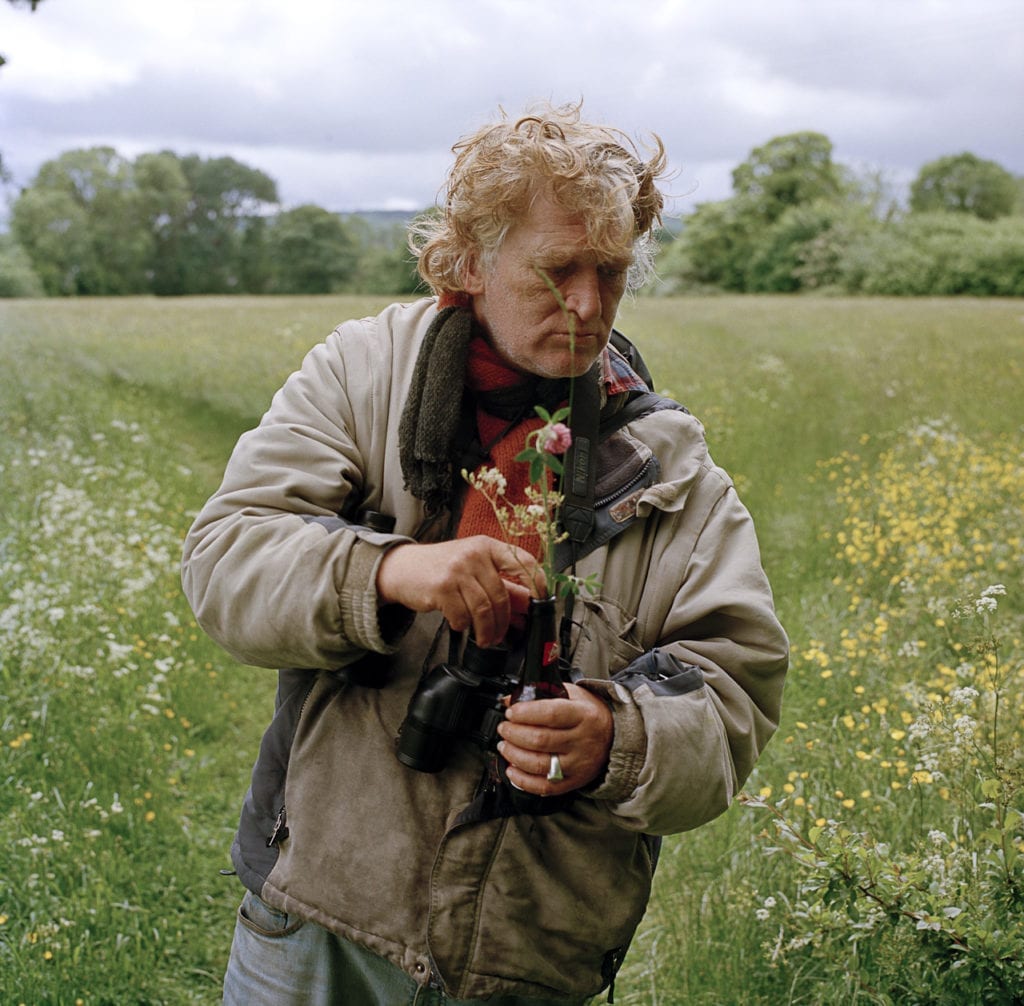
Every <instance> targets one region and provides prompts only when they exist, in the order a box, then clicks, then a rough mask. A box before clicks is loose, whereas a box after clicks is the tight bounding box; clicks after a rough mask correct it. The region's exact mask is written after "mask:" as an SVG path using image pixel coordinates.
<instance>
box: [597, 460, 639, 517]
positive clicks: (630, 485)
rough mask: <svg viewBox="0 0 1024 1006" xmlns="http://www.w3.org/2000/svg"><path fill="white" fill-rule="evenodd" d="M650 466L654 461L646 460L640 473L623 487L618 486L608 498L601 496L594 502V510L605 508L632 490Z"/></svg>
mask: <svg viewBox="0 0 1024 1006" xmlns="http://www.w3.org/2000/svg"><path fill="white" fill-rule="evenodd" d="M652 464H654V459H653V458H648V459H647V460H646V461H645V462H644V466H643V468H641V469H640V471H638V472H637V473H636V475H634V476H633V477H632V478H631V479H630V480H629V481H628V482H627V483H626V484H625V485H624V486H619V487H618V489H616V490H615V492H613V493H612V494H611V495H609V496H603V497H602V498H601V499H599V500H594V509H595V510H596V509H597V508H598V507H603V506H607V505H608V504H609V503H611V502H612V500H615V499H618V498H619V497H620V496H625V495H626V493H628V492H629V490H630V489H632V488H633V487H634V486H635V485H636V484H637V483H638V482H641V481H643V479H644V477H645V476H646V475H647V472H648V471H650V468H651V465H652Z"/></svg>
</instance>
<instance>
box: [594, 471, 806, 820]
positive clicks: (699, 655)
mask: <svg viewBox="0 0 1024 1006" xmlns="http://www.w3.org/2000/svg"><path fill="white" fill-rule="evenodd" d="M663 520H664V521H665V525H666V526H665V529H664V531H663V532H662V533H663V534H667V535H668V536H669V538H670V541H671V543H670V545H669V546H668V547H667V549H666V551H665V554H664V556H661V557H658V556H655V559H656V561H655V562H652V564H651V567H650V569H651V572H650V573H649V576H650V577H652V578H659V579H662V580H663V581H664V579H665V578H666V577H670V576H671V575H672V574H671V573H670V572H669V571H670V570H672V569H680V568H682V569H683V570H684V572H683V574H682V576H681V577H677V582H678V587H677V588H675V589H672V588H669V589H668V596H669V598H670V600H669V602H668V606H667V611H666V612H665V614H664V617H660V616H659V618H660V624H659V625H658V626H657V628H655V627H653V626H651V627H649V628H648V629H646V631H645V629H644V626H643V625H642V624H640V625H638V627H637V631H638V634H639V636H640V638H641V639H644V638H646V639H647V640H649V642H648V646H649V647H650V648H649V649H647V651H646V652H642V653H640V654H639V655H638V656H636V657H635V658H634V659H633V660H632V661H630V662H629V663H628V664H627V665H626V666H625V667H624V668H621V669H619V670H618V671H615V672H614V673H612V675H611V680H604V681H600V680H587V681H582V682H581V684H584V685H585V686H586V687H589V688H591V690H593V691H595V692H597V693H599V694H601V695H603V696H604V697H605V699H606V700H607V701H608V702H609V703H610V705H611V707H612V711H613V714H614V720H615V739H614V742H613V746H612V751H611V758H610V762H609V767H608V771H607V773H606V775H605V778H604V780H603V781H602V783H601V785H600V786H599V787H598V788H597V789H596V790H594V791H593V792H592V794H591V795H592V796H593V797H594V798H595V799H598V800H601V801H604V802H605V805H606V807H607V808H608V810H609V812H610V813H611V814H612V815H613V816H614V817H615V819H616V820H617V821H618V823H619V824H620V825H621V826H623V827H627V828H630V829H636V830H640V831H644V832H648V833H650V834H670V833H674V832H679V831H685V830H688V829H690V828H695V827H697V826H698V825H700V824H703V823H705V822H706V821H709V820H711V819H712V818H714V817H716V816H717V815H719V814H721V813H722V812H724V811H725V810H726V809H727V808H728V807H729V805H730V803H731V802H732V800H733V798H734V797H735V795H736V793H737V792H738V790H739V787H740V786H742V784H743V782H744V781H745V780H746V778H747V777H748V775H749V774H750V772H751V770H752V769H753V767H754V764H755V762H756V761H757V758H758V756H759V755H760V753H761V751H762V750H763V748H764V746H765V744H766V743H767V742H768V739H769V738H770V737H771V735H772V734H773V733H774V731H775V729H776V727H777V726H778V722H779V715H780V708H781V699H782V686H783V680H784V676H785V672H786V669H787V667H788V663H789V652H788V642H787V639H786V636H785V633H784V631H783V629H782V626H781V625H780V624H779V621H778V619H777V618H776V615H775V610H774V605H773V601H772V594H771V589H770V587H769V585H768V581H767V578H766V577H765V574H764V572H763V570H762V568H761V563H760V554H759V549H758V544H757V539H756V536H755V533H754V527H753V523H752V521H751V519H750V516H749V514H748V512H747V510H746V508H745V507H744V506H743V505H742V503H741V502H740V501H739V499H738V497H737V495H736V492H735V490H734V489H733V488H732V486H731V483H730V482H729V480H728V478H727V477H726V476H725V474H724V473H723V472H721V470H720V469H717V468H714V467H713V466H709V467H707V468H706V469H705V471H704V473H703V476H702V477H701V478H700V479H699V480H697V482H696V484H695V486H694V487H693V488H692V490H691V491H690V493H689V494H688V498H687V499H686V502H685V506H683V508H682V510H681V512H680V513H679V514H677V515H675V516H674V517H672V516H671V515H666V516H663ZM688 537H689V539H690V541H689V542H688V541H687V538H688ZM678 549H681V550H682V554H683V555H686V556H688V558H686V561H685V564H684V566H682V567H681V566H679V565H673V562H674V560H675V558H677V557H678V556H679V554H680V553H679V551H677V550H678ZM680 580H681V582H679V581H680ZM656 607H657V610H658V611H659V612H660V611H661V610H662V609H661V608H660V607H658V606H656ZM639 622H640V623H642V622H643V605H641V617H640V619H639ZM651 642H653V645H651Z"/></svg>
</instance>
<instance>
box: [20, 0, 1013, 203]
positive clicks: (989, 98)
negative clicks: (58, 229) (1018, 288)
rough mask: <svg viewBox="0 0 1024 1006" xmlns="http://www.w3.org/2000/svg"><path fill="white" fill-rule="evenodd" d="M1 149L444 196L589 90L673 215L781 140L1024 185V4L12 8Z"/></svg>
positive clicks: (240, 2) (336, 194) (303, 195)
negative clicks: (1000, 173)
mask: <svg viewBox="0 0 1024 1006" xmlns="http://www.w3.org/2000/svg"><path fill="white" fill-rule="evenodd" d="M0 53H2V54H3V55H4V56H5V57H6V58H7V61H8V62H7V64H6V65H5V66H4V67H2V68H0V154H2V156H3V162H4V164H5V166H6V167H7V169H8V170H9V171H10V172H11V173H12V174H13V176H14V180H15V183H17V184H19V185H24V184H27V183H29V182H30V181H31V180H32V178H33V176H34V175H35V172H36V171H37V170H38V168H39V166H40V165H41V164H42V163H43V162H44V161H46V160H48V159H50V158H53V157H55V156H57V155H58V154H60V153H62V152H63V151H66V150H71V149H75V148H79V147H86V146H92V145H97V144H103V145H109V146H113V147H115V148H116V149H117V150H118V151H119V152H120V153H122V154H124V155H126V156H130V157H134V156H136V155H137V154H139V153H142V152H144V151H155V150H162V149H171V150H174V151H176V152H178V153H179V154H186V153H198V154H201V155H203V156H219V155H223V154H227V155H230V156H232V157H235V158H236V159H238V160H240V161H242V162H244V163H245V164H248V165H250V166H252V167H255V168H260V169H262V170H263V171H265V172H266V173H267V174H269V175H270V176H271V177H272V178H274V179H275V181H276V182H277V183H278V191H279V194H280V197H281V200H282V202H283V203H284V204H285V205H287V206H294V205H298V204H300V203H304V202H313V203H317V204H319V205H321V206H325V207H328V208H329V209H334V210H355V209H381V208H384V209H410V208H415V209H419V208H422V207H423V206H426V205H428V204H430V203H432V202H433V201H434V198H435V196H436V194H437V191H438V187H439V185H440V184H441V181H442V179H443V176H444V172H445V170H446V168H447V166H448V164H449V161H450V148H451V145H452V143H453V142H454V141H455V140H456V139H457V138H458V136H460V135H461V134H463V133H465V132H467V131H468V130H470V129H472V128H474V127H476V126H477V125H479V124H480V123H482V122H484V121H487V120H488V119H489V118H491V117H492V116H493V115H494V114H495V113H496V111H497V109H498V107H499V106H502V107H503V108H505V109H506V110H507V111H508V112H509V113H510V114H515V113H517V112H519V111H520V110H521V109H522V108H523V107H524V105H526V104H527V103H528V102H530V101H531V100H533V99H553V100H555V101H556V102H562V101H568V100H576V99H579V98H581V97H582V98H583V99H584V100H585V104H584V109H585V112H586V114H587V116H588V117H589V118H592V119H598V120H603V121H606V122H609V123H611V124H613V125H617V126H620V127H622V128H624V129H625V130H627V131H628V132H630V133H631V134H634V135H637V134H639V135H641V136H642V135H643V134H644V133H645V132H649V131H652V130H653V131H655V132H657V133H659V134H660V135H661V137H662V138H663V139H664V141H665V144H666V146H667V148H668V152H669V156H670V160H671V163H672V166H673V168H674V169H675V172H676V175H675V178H674V180H673V181H672V183H671V190H672V191H671V194H672V195H673V196H675V197H676V198H675V201H674V203H673V209H674V210H675V212H676V213H685V212H688V211H689V210H691V209H692V208H693V207H694V205H696V204H697V203H700V202H706V201H709V200H714V199H721V198H725V197H727V196H728V195H730V193H731V179H730V172H731V170H732V169H733V168H734V167H735V166H736V165H737V164H738V163H740V162H741V161H743V160H744V159H745V158H746V157H747V155H748V154H749V153H750V151H751V150H752V149H753V148H754V147H756V146H759V145H760V144H762V143H764V142H765V141H767V140H769V139H771V138H772V137H774V136H780V135H782V134H785V133H792V132H796V131H799V130H816V131H818V132H822V133H824V134H825V135H826V136H828V137H829V139H830V140H831V141H832V143H833V145H834V156H835V158H836V159H837V160H839V161H841V162H843V163H845V164H848V165H850V166H854V167H860V168H875V169H882V170H884V171H885V172H886V174H887V176H888V178H889V179H890V180H891V181H892V182H893V183H895V184H897V185H899V184H903V185H905V184H906V183H907V182H908V181H909V180H910V179H912V178H913V177H914V175H915V174H916V173H917V171H918V169H919V168H920V167H921V166H922V165H923V164H925V163H927V162H928V161H931V160H934V159H935V158H937V157H941V156H943V155H945V154H954V153H959V152H961V151H964V150H969V151H971V152H972V153H975V154H977V155H979V156H981V157H984V158H989V159H991V160H995V161H997V162H998V163H1000V164H1001V165H1003V167H1005V168H1007V169H1009V170H1010V171H1012V172H1014V173H1015V174H1020V175H1024V2H1022V0H773V2H771V3H766V2H764V0H615V2H612V0H548V2H540V0H464V2H458V0H359V2H357V0H304V2H301V3H294V2H293V3H288V2H284V0H42V2H41V3H40V5H39V8H38V10H37V11H36V12H35V13H31V12H30V11H29V9H28V8H27V7H23V6H18V7H12V6H11V5H10V4H9V3H7V2H6V0H0Z"/></svg>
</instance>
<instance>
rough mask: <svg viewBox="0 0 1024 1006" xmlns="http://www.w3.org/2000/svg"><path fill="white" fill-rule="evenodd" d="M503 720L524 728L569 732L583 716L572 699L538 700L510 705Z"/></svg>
mask: <svg viewBox="0 0 1024 1006" xmlns="http://www.w3.org/2000/svg"><path fill="white" fill-rule="evenodd" d="M505 719H506V720H507V721H509V722H510V723H520V724H522V725H524V726H536V727H548V728H550V729H552V730H571V729H572V728H573V727H575V726H577V725H578V724H579V723H580V721H581V720H582V719H583V716H582V712H581V710H580V709H578V708H577V707H576V705H575V703H574V702H573V701H572V699H540V700H538V701H536V702H516V703H514V704H513V705H510V706H509V707H508V709H506V710H505Z"/></svg>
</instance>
